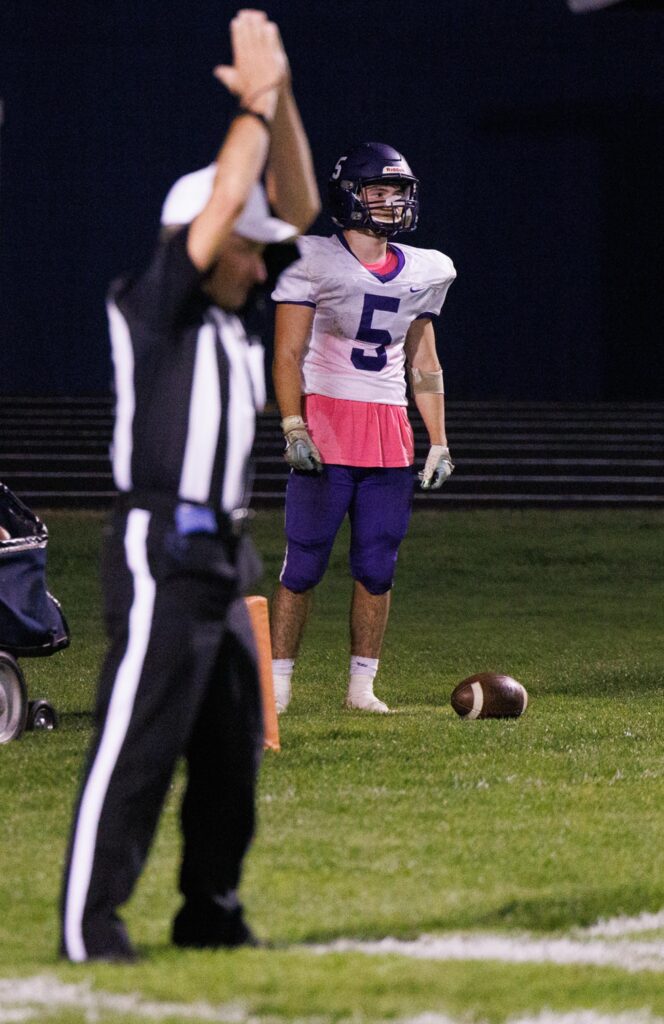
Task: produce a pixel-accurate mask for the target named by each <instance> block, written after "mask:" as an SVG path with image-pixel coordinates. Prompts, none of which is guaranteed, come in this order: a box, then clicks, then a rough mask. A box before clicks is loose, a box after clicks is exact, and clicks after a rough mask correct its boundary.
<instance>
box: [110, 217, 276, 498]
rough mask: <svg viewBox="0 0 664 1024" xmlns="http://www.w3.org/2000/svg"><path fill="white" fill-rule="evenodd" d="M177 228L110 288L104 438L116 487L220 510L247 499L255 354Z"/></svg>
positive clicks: (258, 367)
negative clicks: (111, 375)
mask: <svg viewBox="0 0 664 1024" xmlns="http://www.w3.org/2000/svg"><path fill="white" fill-rule="evenodd" d="M187 232H188V228H186V227H185V228H183V229H182V230H181V231H179V232H177V233H176V234H174V235H173V236H171V237H170V238H169V239H168V240H166V241H163V242H160V243H159V245H158V246H157V249H156V250H155V253H154V255H153V257H152V259H151V261H150V262H149V264H148V266H147V267H146V269H145V270H144V271H143V272H141V273H140V274H138V275H137V276H136V277H133V278H130V279H123V280H121V281H119V282H116V283H115V284H114V285H113V286H112V287H111V291H110V294H109V298H108V316H109V325H110V334H111V344H112V353H113V365H114V371H115V391H116V419H115V430H114V435H113V445H112V452H111V454H112V463H113V476H114V480H115V485H116V487H117V488H118V490H119V491H121V492H132V491H136V492H158V493H159V494H162V495H164V496H165V497H167V498H173V499H178V498H179V499H182V500H184V501H191V502H197V503H201V504H204V505H209V506H211V507H212V508H215V509H221V510H222V511H224V512H231V511H232V510H233V509H235V508H238V507H240V506H241V505H244V504H246V503H247V501H248V494H247V474H248V461H249V455H250V452H251V448H252V445H253V440H254V427H255V406H256V400H255V396H256V394H257V393H260V392H261V391H262V388H263V382H262V381H261V380H259V379H258V378H259V375H261V374H262V372H263V367H262V358H261V359H260V360H257V359H256V358H255V356H256V355H258V354H259V353H256V352H254V355H253V356H252V353H251V348H252V346H251V345H250V344H249V342H248V340H247V337H246V335H245V332H244V329H243V327H242V324H241V322H240V320H239V319H238V318H237V317H236V316H234V315H232V314H230V313H226V312H224V311H222V310H220V309H219V308H217V307H216V306H214V305H212V304H211V303H210V300H209V299H208V298H207V297H206V296H205V294H204V292H203V291H202V289H201V280H202V277H203V276H204V275H202V274H201V272H200V271H199V270H198V269H197V268H196V267H195V266H194V265H193V263H192V262H191V260H190V258H189V255H188V253H187V247H186V246H187Z"/></svg>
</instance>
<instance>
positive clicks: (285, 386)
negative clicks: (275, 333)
mask: <svg viewBox="0 0 664 1024" xmlns="http://www.w3.org/2000/svg"><path fill="white" fill-rule="evenodd" d="M272 379H273V382H274V393H275V396H276V399H277V405H278V406H279V412H280V413H281V418H282V419H285V418H286V417H287V416H301V415H302V371H301V368H300V361H299V359H297V358H296V357H295V356H294V355H293V354H292V353H290V352H287V353H281V352H279V351H278V350H277V352H276V353H275V357H274V362H273V364H272Z"/></svg>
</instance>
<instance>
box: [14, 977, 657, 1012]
mask: <svg viewBox="0 0 664 1024" xmlns="http://www.w3.org/2000/svg"><path fill="white" fill-rule="evenodd" d="M68 1009H71V1010H74V1011H75V1012H76V1014H77V1015H80V1016H82V1017H83V1019H84V1020H85V1021H86V1022H88V1024H100V1022H103V1021H104V1020H105V1019H112V1018H113V1016H115V1015H116V1014H120V1015H123V1016H131V1017H132V1018H134V1019H137V1020H139V1019H140V1020H150V1021H160V1020H166V1019H169V1018H170V1019H173V1020H177V1021H201V1022H204V1021H213V1022H218V1024H286V1019H285V1018H280V1017H277V1016H275V1015H273V1014H271V1015H270V1016H269V1017H265V1018H261V1017H259V1016H257V1015H256V1014H250V1013H248V1012H247V1010H246V1009H245V1008H244V1007H242V1006H240V1005H238V1004H229V1005H226V1006H212V1005H210V1004H209V1003H204V1002H196V1003H171V1002H158V1001H156V1000H147V999H144V998H143V997H142V996H140V995H138V994H136V993H132V994H127V995H118V994H115V993H112V992H104V991H99V990H94V989H92V988H91V987H90V985H89V984H88V983H87V982H80V983H77V984H76V983H70V984H68V983H66V982H62V981H60V980H59V979H58V978H56V977H54V976H49V975H38V976H36V977H32V978H0V1024H29V1022H31V1021H39V1020H41V1021H44V1020H48V1017H50V1016H52V1015H55V1014H58V1013H60V1012H62V1011H65V1010H68ZM363 1019H365V1018H363V1016H362V1014H358V1013H354V1014H353V1015H352V1018H348V1019H347V1021H346V1024H360V1022H361V1021H362V1020H363ZM327 1020H328V1018H325V1017H322V1016H320V1015H319V1016H316V1017H311V1018H305V1017H300V1018H298V1020H297V1022H296V1024H326V1021H327ZM467 1022H468V1018H467V1017H464V1019H463V1020H460V1019H457V1018H452V1017H448V1016H447V1015H446V1014H442V1013H434V1012H431V1013H420V1014H417V1015H416V1016H413V1017H402V1018H400V1019H398V1018H397V1019H396V1020H395V1021H393V1022H392V1024H467ZM337 1024H344V1020H343V1018H341V1019H339V1018H337ZM386 1024H387V1022H386ZM479 1024H481V1022H479ZM507 1024H664V1018H662V1017H654V1016H653V1015H652V1014H650V1013H649V1012H648V1011H647V1010H630V1011H628V1012H624V1013H601V1012H599V1011H596V1010H569V1011H567V1012H563V1013H555V1012H554V1011H552V1010H544V1011H542V1012H541V1013H538V1014H536V1015H535V1016H534V1017H533V1016H526V1017H524V1016H520V1017H510V1018H509V1020H508V1021H507Z"/></svg>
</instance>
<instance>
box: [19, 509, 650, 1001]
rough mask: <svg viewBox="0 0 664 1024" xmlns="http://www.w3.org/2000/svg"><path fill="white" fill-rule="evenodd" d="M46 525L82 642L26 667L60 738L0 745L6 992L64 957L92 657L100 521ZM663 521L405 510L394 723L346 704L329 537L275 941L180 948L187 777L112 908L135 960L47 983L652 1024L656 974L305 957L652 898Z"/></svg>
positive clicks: (553, 924) (265, 521)
mask: <svg viewBox="0 0 664 1024" xmlns="http://www.w3.org/2000/svg"><path fill="white" fill-rule="evenodd" d="M44 517H45V519H46V521H47V523H48V525H49V528H50V532H51V542H50V547H49V563H48V568H49V586H50V588H51V589H52V590H53V592H54V593H55V594H56V595H57V596H58V598H59V599H60V600H61V602H62V604H63V607H64V609H65V612H66V614H67V616H68V618H69V620H70V623H71V626H72V634H73V641H72V646H71V648H70V649H69V650H67V651H65V652H63V653H61V654H59V655H56V656H54V657H53V658H51V659H39V660H36V661H33V662H29V661H27V660H26V661H25V662H24V663H23V667H24V670H25V673H26V676H27V679H28V686H29V690H30V695H31V696H48V697H49V698H51V699H52V700H53V701H54V703H55V704H56V706H57V707H58V710H59V711H60V713H61V720H62V723H61V728H60V729H59V730H57V731H56V732H55V733H53V734H50V735H40V734H27V735H26V736H24V737H23V738H22V739H21V740H20V741H19V742H17V743H13V744H9V745H7V746H6V747H3V748H1V749H0V786H1V787H2V788H1V790H0V791H1V792H2V793H3V801H2V803H3V813H2V821H1V825H0V834H1V836H2V864H3V868H2V874H1V876H0V904H1V906H2V913H1V914H0V958H1V961H2V963H3V969H2V976H4V977H7V976H8V974H11V973H12V972H14V973H17V974H19V973H20V974H28V973H35V972H38V971H42V970H43V969H44V966H45V965H47V966H48V967H49V969H52V970H55V969H56V961H55V947H56V942H57V924H56V902H57V889H58V885H59V875H60V870H61V863H62V858H63V855H64V845H65V842H66V835H67V830H68V825H69V819H70V814H71V805H72V802H73V799H74V796H75V791H76V785H77V780H78V777H79V772H80V767H81V763H82V757H83V753H84V749H85V745H86V742H87V739H88V736H89V732H90V715H89V712H90V708H91V703H92V696H93V692H94V683H95V676H96V670H97V666H98V662H99V658H100V656H101V653H102V651H103V634H102V625H101V616H100V607H99V590H98V582H97V562H98V548H99V540H100V534H101V520H100V518H99V517H98V516H96V515H93V514H81V513H62V512H58V513H55V512H51V513H48V512H47V513H45V514H44ZM281 522H282V516H281V514H280V513H267V512H264V513H260V514H259V516H258V518H257V521H256V524H255V534H256V538H257V541H258V545H259V547H260V549H261V551H262V552H263V554H264V556H265V566H266V572H265V576H264V581H263V589H262V591H261V590H260V589H259V590H258V591H257V592H263V593H265V594H267V595H268V596H269V594H270V592H271V589H272V586H273V582H274V580H275V579H276V578H277V576H278V571H279V567H280V564H281V559H282V555H283V550H282V535H281ZM663 531H664V519H663V518H662V515H661V514H660V513H657V512H645V511H644V512H642V511H619V510H612V511H610V512H591V511H584V512H578V513H576V512H548V511H541V510H538V511H532V512H531V511H522V512H507V511H481V512H446V513H441V512H427V511H421V510H420V511H418V512H417V513H416V514H415V516H414V518H413V522H412V526H411V530H410V533H409V536H408V538H407V540H406V542H405V543H404V545H403V548H402V552H401V555H400V562H399V569H398V573H397V584H396V586H395V589H394V595H393V610H392V616H391V621H390V625H389V629H388V636H387V640H386V644H385V650H384V655H383V659H382V662H381V670H380V675H379V681H378V683H377V687H376V689H377V692H378V693H379V694H380V696H381V697H383V698H384V699H386V700H387V702H388V703H389V704H390V705H391V706H393V707H394V708H396V709H397V713H396V714H394V715H392V716H385V717H382V716H376V717H374V716H366V715H363V714H362V713H350V712H347V711H344V710H343V709H342V707H341V705H342V701H343V696H344V691H345V676H346V671H347V636H346V634H347V626H346V622H347V615H348V599H349V596H350V581H349V578H348V572H347V568H346V549H347V536H346V534H345V533H343V534H342V536H340V538H339V541H338V543H337V545H336V547H335V551H334V553H333V558H332V562H331V566H330V571H329V573H328V575H327V577H326V579H325V581H324V583H323V584H322V585H321V587H320V588H319V592H318V594H317V600H316V606H315V610H314V614H313V616H312V619H311V622H310V624H309V628H308V630H307V635H306V639H305V645H304V649H303V652H302V657H301V659H300V660H299V661H298V665H297V672H296V676H295V678H294V699H293V703H292V705H291V708H290V709H289V711H288V713H287V715H285V716H283V717H282V719H281V720H280V729H281V739H282V745H283V750H282V752H281V753H279V754H274V753H271V752H269V753H267V754H266V758H265V761H264V766H263V770H262V773H261V780H260V790H259V832H258V836H257V839H256V842H255V844H254V846H253V848H252V851H251V854H250V856H249V858H248V862H247V870H246V874H245V880H244V885H243V895H244V898H245V900H246V903H247V908H248V913H249V916H250V919H251V921H252V923H253V924H254V925H255V927H256V929H257V930H258V931H259V932H260V933H261V934H263V935H266V936H268V937H269V938H270V939H271V940H272V941H273V942H274V943H275V944H276V945H277V947H278V948H277V949H275V950H273V951H271V952H269V953H265V952H259V953H250V952H246V953H244V952H243V953H239V954H233V955H231V956H223V955H214V954H210V953H191V954H186V955H185V954H180V953H178V954H176V953H175V952H174V951H173V950H171V949H170V948H169V947H168V945H167V938H168V929H169V922H170V919H171V916H172V914H173V912H174V909H175V908H176V906H177V894H176V871H177V857H178V845H179V839H178V829H177V797H178V795H179V792H180V790H181V786H182V778H181V776H180V775H178V777H177V778H176V779H175V781H174V785H173V792H172V794H171V798H170V799H169V802H168V805H167V808H166V811H165V813H164V816H163V819H162V823H161V827H160V830H159V834H158V837H157V840H156V843H155V847H154V849H153V851H152V855H151V857H150V861H149V864H148V867H147V869H146V872H145V874H144V875H143V877H142V879H141V881H140V883H139V886H138V889H137V892H136V894H135V896H134V897H133V899H132V901H131V902H130V904H129V906H128V907H127V908H126V919H127V921H128V924H129V928H130V931H131V934H132V936H133V938H134V940H135V941H136V942H137V944H138V945H139V947H140V949H141V951H142V952H143V953H144V954H145V960H144V961H143V962H142V963H141V964H140V965H139V966H137V967H136V968H132V969H131V970H129V971H127V970H125V971H124V972H120V971H118V970H117V969H113V968H111V967H106V966H96V967H94V968H92V967H87V968H84V967H82V968H74V967H69V966H60V967H58V968H57V970H58V973H59V975H60V976H61V977H63V978H67V979H72V978H78V977H86V978H90V977H91V978H93V979H94V980H95V981H96V982H98V983H99V984H100V985H103V986H104V987H105V988H107V989H109V990H115V991H140V992H141V993H143V995H144V996H146V997H148V996H149V997H151V998H160V999H181V1000H183V1001H189V1002H193V1001H196V1000H200V999H205V1000H207V1001H211V1002H228V1001H229V1000H239V1001H240V1002H241V1003H242V1004H243V1005H244V1006H246V1008H247V1012H252V1013H258V1014H262V1015H269V1014H273V1013H274V1014H277V1015H279V1016H283V1017H285V1018H287V1019H293V1018H295V1017H298V1016H303V1015H308V1016H320V1015H327V1016H329V1017H330V1018H332V1019H336V1018H340V1017H344V1016H353V1015H355V1016H357V1015H359V1016H360V1017H363V1018H366V1019H372V1020H373V1019H379V1018H389V1017H393V1016H403V1015H405V1014H409V1013H410V1014H412V1013H416V1012H423V1011H425V1010H434V1009H437V1010H440V1011H445V1012H447V1013H450V1014H452V1013H462V1012H463V1013H464V1014H466V1015H470V1016H469V1017H468V1019H487V1020H492V1021H493V1020H496V1021H502V1020H504V1019H505V1018H506V1016H509V1015H510V1014H513V1013H515V1012H517V1011H522V1010H527V1009H529V1010H532V1011H535V1010H538V1009H540V1008H541V1007H544V1006H550V1007H557V1008H560V1009H566V1008H569V1007H575V1006H588V1007H596V1008H603V1009H610V1008H614V1009H630V1008H637V1007H652V1008H653V1009H654V1010H656V1011H658V1012H664V996H663V995H662V992H661V988H662V986H661V975H660V976H658V975H657V974H649V973H647V972H644V973H640V974H629V973H627V972H621V971H617V970H614V969H606V968H602V969H600V968H589V967H580V966H571V967H565V968H563V967H555V968H554V967H552V966H551V965H526V966H523V965H522V966H508V965H500V964H496V963H482V964H477V963H455V964H445V963H426V962H414V961H403V960H400V959H396V958H394V957H390V958H387V957H385V958H383V957H381V958H378V959H369V958H367V957H363V956H362V955H361V954H343V955H336V954H335V955H333V956H328V957H325V958H318V957H314V956H313V955H311V954H310V953H308V952H305V951H303V950H302V949H301V948H298V946H297V944H298V943H302V942H312V941H316V942H317V941H327V940H330V939H334V938H336V937H339V936H353V937H359V938H361V937H368V938H371V937H374V938H375V937H382V936H384V935H394V936H400V937H414V936H417V935H419V934H421V933H422V932H432V931H433V932H446V931H450V930H455V929H491V930H492V931H496V930H500V931H503V932H504V933H506V934H513V933H514V932H515V931H520V930H522V929H528V930H529V931H531V932H535V933H537V934H540V935H545V934H549V933H561V932H564V931H567V930H569V929H570V928H572V927H575V926H579V925H584V924H590V923H591V922H593V921H594V920H596V919H597V918H598V917H610V916H613V915H615V914H619V913H628V914H637V913H639V912H641V911H647V910H649V911H657V910H659V909H660V908H661V907H662V906H664V864H663V858H662V852H661V851H662V842H661V837H662V834H663V831H664V830H663V825H664V811H663V810H662V806H663V801H662V796H663V791H664V760H663V759H662V753H661V737H662V735H663V734H664V730H663V725H664V721H663V720H664V709H663V707H662V678H663V675H664V668H663V666H664V650H663V649H662V647H663V641H662V612H661V609H662V607H664V572H663V571H662V570H663V569H664V545H663V544H662V535H663ZM488 669H494V670H500V671H504V672H508V673H509V674H511V675H513V676H515V677H516V678H518V679H520V680H521V681H522V682H523V683H524V684H525V685H526V687H527V689H528V691H529V694H530V701H531V703H530V706H529V709H528V711H527V713H526V715H525V716H524V717H523V718H522V719H521V720H519V721H517V722H495V721H493V722H492V721H487V722H472V723H470V722H461V721H460V720H459V719H458V718H457V717H456V716H455V715H454V712H453V711H452V709H451V708H450V706H449V693H450V692H451V690H452V687H453V686H454V684H455V683H456V682H457V681H458V680H459V679H461V678H464V677H465V676H467V675H469V674H470V673H471V672H473V671H479V670H488ZM49 1019H51V1018H49ZM53 1019H58V1018H53ZM63 1019H65V1018H63ZM74 1019H75V1018H74ZM113 1019H114V1020H115V1019H120V1017H117V1018H115V1017H114V1018H113Z"/></svg>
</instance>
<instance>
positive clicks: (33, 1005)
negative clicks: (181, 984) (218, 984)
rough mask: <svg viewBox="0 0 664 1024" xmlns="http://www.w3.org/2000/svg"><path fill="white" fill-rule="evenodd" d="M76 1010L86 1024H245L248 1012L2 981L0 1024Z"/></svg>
mask: <svg viewBox="0 0 664 1024" xmlns="http://www.w3.org/2000/svg"><path fill="white" fill-rule="evenodd" d="M66 1009H74V1010H76V1011H77V1013H79V1014H83V1015H84V1016H85V1020H86V1021H90V1022H93V1021H99V1020H100V1019H103V1016H102V1015H107V1016H108V1015H116V1014H121V1015H123V1016H131V1017H135V1018H140V1019H141V1020H154V1021H158V1020H166V1019H169V1018H170V1019H171V1020H178V1021H180V1020H181V1021H213V1022H219V1024H245V1022H247V1021H248V1020H249V1017H248V1014H247V1011H246V1009H244V1008H243V1007H241V1006H239V1005H229V1006H211V1005H210V1004H209V1003H204V1002H196V1003H167V1002H158V1001H156V1000H147V999H144V998H143V997H142V996H141V995H138V994H136V993H130V994H117V993H114V992H103V991H98V990H96V989H92V988H91V987H90V985H89V984H88V983H87V982H80V983H78V984H72V983H66V982H62V981H59V980H58V978H56V977H53V976H49V975H37V976H36V977H32V978H0V1024H10V1022H11V1024H14V1022H17V1021H20V1022H23V1021H30V1020H37V1019H40V1020H43V1019H47V1018H46V1017H45V1016H44V1014H43V1011H44V1010H46V1011H47V1012H48V1013H51V1014H54V1013H56V1012H59V1011H60V1010H66Z"/></svg>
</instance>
